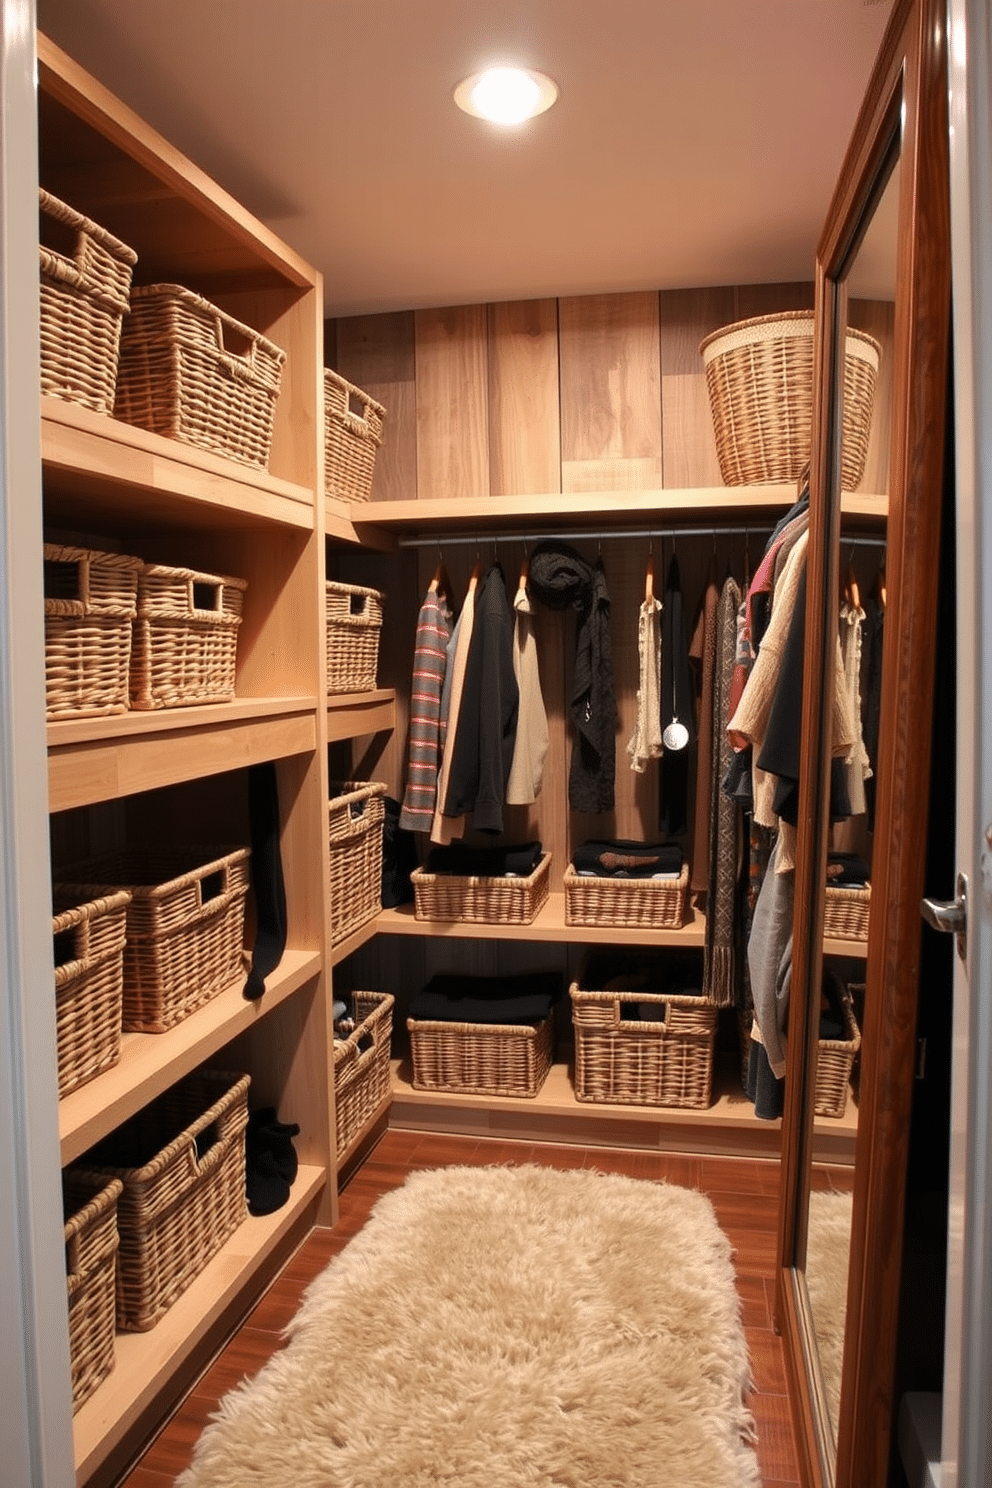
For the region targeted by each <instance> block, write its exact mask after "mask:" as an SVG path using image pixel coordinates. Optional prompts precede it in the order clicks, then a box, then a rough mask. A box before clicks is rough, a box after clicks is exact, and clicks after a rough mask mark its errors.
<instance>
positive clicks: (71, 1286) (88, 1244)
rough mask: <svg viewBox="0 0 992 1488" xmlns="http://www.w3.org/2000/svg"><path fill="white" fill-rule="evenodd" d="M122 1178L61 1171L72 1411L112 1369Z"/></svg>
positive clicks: (87, 1397)
mask: <svg viewBox="0 0 992 1488" xmlns="http://www.w3.org/2000/svg"><path fill="white" fill-rule="evenodd" d="M122 1189H123V1185H122V1183H121V1181H120V1179H119V1178H112V1179H110V1181H109V1182H108V1181H107V1180H106V1179H104V1178H97V1179H92V1178H86V1177H84V1176H83V1175H81V1174H78V1173H75V1172H73V1170H72V1169H71V1168H69V1169H66V1170H65V1171H64V1172H63V1174H62V1202H63V1210H64V1212H65V1215H66V1220H65V1231H64V1233H65V1268H66V1289H67V1291H68V1296H69V1359H70V1366H71V1371H72V1409H73V1411H74V1412H75V1411H77V1410H78V1409H79V1407H80V1406H81V1405H82V1404H83V1402H84V1401H85V1400H88V1399H89V1398H90V1396H91V1395H92V1394H93V1391H94V1390H95V1389H96V1387H97V1385H99V1384H100V1383H101V1381H103V1380H105V1379H106V1378H107V1375H108V1374H109V1373H110V1372H111V1370H112V1369H113V1367H114V1336H115V1333H116V1327H115V1321H116V1310H117V1308H116V1292H117V1248H118V1243H119V1241H118V1235H117V1201H118V1199H119V1198H120V1195H121V1192H122Z"/></svg>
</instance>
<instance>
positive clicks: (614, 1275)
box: [176, 1166, 761, 1488]
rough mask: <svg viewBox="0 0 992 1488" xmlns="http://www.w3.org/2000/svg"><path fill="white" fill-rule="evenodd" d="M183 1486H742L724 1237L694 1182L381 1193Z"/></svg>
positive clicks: (737, 1373) (743, 1378) (440, 1177)
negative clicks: (685, 1185)
mask: <svg viewBox="0 0 992 1488" xmlns="http://www.w3.org/2000/svg"><path fill="white" fill-rule="evenodd" d="M287 1333H288V1336H289V1342H288V1344H287V1345H286V1347H285V1348H284V1349H282V1350H281V1351H280V1352H279V1353H278V1354H276V1355H274V1356H273V1358H272V1359H270V1360H269V1362H268V1363H267V1364H266V1365H264V1367H263V1368H262V1369H261V1370H260V1371H259V1373H258V1374H257V1375H256V1377H255V1378H254V1379H253V1380H250V1381H244V1382H243V1383H242V1384H241V1385H240V1386H239V1387H237V1388H236V1389H235V1390H232V1391H231V1392H230V1393H229V1394H228V1395H227V1396H226V1397H225V1399H224V1400H223V1401H222V1402H221V1404H220V1406H219V1407H218V1412H217V1415H216V1416H215V1417H214V1419H213V1421H212V1423H211V1424H209V1425H208V1426H207V1427H206V1429H205V1431H204V1432H203V1435H202V1436H201V1438H200V1441H199V1443H198V1445H197V1448H196V1454H195V1457H194V1460H193V1463H192V1466H191V1467H190V1468H189V1469H187V1471H186V1472H185V1473H184V1474H183V1475H182V1476H181V1477H180V1478H179V1479H177V1485H176V1488H246V1485H253V1484H257V1485H263V1484H264V1485H265V1488H387V1485H388V1488H428V1485H431V1488H433V1485H437V1484H444V1485H449V1488H529V1485H535V1488H662V1485H665V1488H668V1485H671V1488H675V1485H678V1488H749V1485H759V1484H760V1482H761V1478H760V1473H759V1470H758V1463H757V1457H756V1454H755V1452H754V1450H753V1445H752V1443H753V1441H754V1434H755V1433H754V1421H753V1417H752V1416H751V1415H750V1413H749V1411H748V1410H747V1406H746V1394H747V1390H748V1389H749V1387H750V1370H749V1361H748V1354H747V1347H746V1343H745V1339H744V1333H743V1328H742V1325H741V1319H740V1304H739V1301H738V1296H737V1291H736V1287H735V1282H734V1270H733V1265H732V1261H731V1247H730V1244H729V1242H728V1240H727V1238H726V1236H725V1235H724V1234H723V1233H722V1231H721V1230H720V1228H719V1226H718V1225H717V1222H716V1218H715V1216H714V1213H713V1208H712V1205H711V1204H710V1201H709V1199H708V1198H706V1196H705V1195H703V1194H700V1193H697V1192H694V1191H691V1190H688V1189H682V1188H676V1187H673V1186H671V1185H668V1184H663V1183H651V1182H646V1181H643V1180H641V1179H633V1178H624V1177H616V1176H609V1175H605V1174H600V1173H595V1172H591V1171H585V1170H582V1171H556V1170H554V1169H551V1168H544V1167H538V1166H522V1167H488V1168H466V1167H453V1168H441V1169H432V1170H428V1171H424V1172H417V1173H413V1174H411V1175H410V1177H409V1178H408V1179H407V1181H406V1183H405V1184H404V1185H403V1187H402V1188H400V1189H397V1190H395V1191H393V1192H391V1193H389V1194H386V1195H384V1196H383V1198H381V1199H380V1200H379V1202H378V1203H377V1205H376V1207H375V1209H374V1210H373V1212H372V1216H371V1218H370V1219H369V1221H368V1223H367V1224H366V1226H365V1227H364V1229H363V1230H362V1231H361V1232H360V1233H359V1234H358V1235H357V1236H356V1237H355V1239H354V1240H352V1241H351V1242H350V1243H349V1244H348V1246H347V1247H346V1248H345V1249H344V1250H343V1251H342V1252H341V1253H340V1254H339V1255H338V1256H336V1257H335V1258H334V1259H333V1260H332V1261H331V1263H330V1264H329V1265H328V1267H327V1268H326V1270H325V1271H323V1272H322V1273H321V1275H320V1276H318V1277H317V1278H316V1279H315V1280H314V1281H313V1282H312V1283H311V1285H310V1287H309V1289H308V1290H307V1292H306V1294H305V1296H304V1298H303V1301H302V1304H301V1307H300V1310H299V1312H298V1314H297V1316H296V1318H295V1319H294V1321H293V1322H292V1324H291V1325H290V1327H289V1329H288V1330H287Z"/></svg>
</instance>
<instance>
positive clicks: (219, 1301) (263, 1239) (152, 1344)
mask: <svg viewBox="0 0 992 1488" xmlns="http://www.w3.org/2000/svg"><path fill="white" fill-rule="evenodd" d="M326 1181H327V1174H326V1172H325V1170H324V1169H323V1168H309V1167H301V1168H300V1170H299V1172H298V1173H297V1176H296V1181H295V1182H294V1184H293V1187H292V1191H291V1193H290V1201H289V1203H288V1204H287V1205H284V1206H283V1208H282V1209H279V1210H277V1211H276V1212H275V1213H274V1214H269V1215H265V1216H261V1217H259V1218H248V1219H246V1220H245V1222H244V1224H242V1225H240V1226H239V1227H238V1229H237V1230H236V1231H235V1232H234V1234H233V1235H232V1236H231V1238H230V1239H229V1240H228V1241H227V1242H226V1243H225V1244H224V1245H223V1246H222V1247H221V1249H220V1250H219V1251H218V1253H217V1254H216V1255H215V1256H214V1257H213V1258H212V1259H211V1260H210V1261H209V1262H208V1263H207V1265H206V1266H205V1267H204V1269H203V1271H201V1273H200V1275H199V1276H197V1277H196V1279H195V1280H194V1281H193V1282H191V1283H190V1285H189V1287H188V1288H187V1290H186V1291H185V1292H184V1293H183V1295H182V1296H181V1297H180V1298H179V1299H178V1300H177V1301H176V1302H175V1303H174V1304H173V1305H172V1307H170V1308H169V1311H168V1312H167V1313H166V1314H165V1316H164V1317H163V1318H161V1319H160V1321H159V1322H158V1323H157V1324H156V1325H155V1327H154V1328H152V1329H150V1330H149V1331H148V1332H147V1333H119V1334H118V1335H117V1338H116V1344H115V1353H116V1358H115V1366H114V1369H113V1371H112V1372H111V1373H110V1374H109V1375H108V1377H107V1379H105V1380H104V1381H103V1383H102V1384H101V1385H100V1386H99V1387H98V1388H97V1389H96V1390H95V1391H94V1393H93V1394H92V1395H91V1396H90V1398H89V1400H87V1401H86V1402H85V1403H84V1404H83V1405H82V1406H81V1407H80V1409H79V1410H78V1411H77V1413H76V1415H75V1417H74V1421H73V1437H74V1443H75V1459H76V1475H77V1481H79V1482H81V1483H84V1482H85V1481H86V1480H87V1478H89V1477H91V1476H92V1475H93V1473H94V1472H95V1471H96V1469H97V1468H98V1467H99V1466H100V1464H101V1463H102V1462H103V1461H104V1460H105V1459H106V1457H107V1456H108V1455H109V1454H110V1453H111V1451H112V1450H113V1448H114V1447H115V1446H116V1445H117V1443H118V1442H119V1441H120V1440H121V1439H122V1438H123V1437H124V1436H125V1434H126V1433H127V1431H128V1430H129V1429H130V1427H132V1426H133V1425H134V1423H135V1422H136V1421H137V1420H138V1419H139V1417H140V1416H141V1415H142V1413H143V1412H144V1411H146V1410H147V1409H149V1407H150V1406H152V1405H153V1404H154V1401H155V1397H156V1395H157V1394H158V1393H159V1392H160V1391H161V1390H162V1389H163V1388H164V1387H165V1385H166V1384H167V1383H168V1382H169V1380H170V1379H172V1378H173V1377H174V1376H175V1375H176V1373H177V1371H178V1370H179V1369H181V1367H182V1365H183V1363H184V1361H185V1360H186V1359H188V1358H189V1357H190V1356H191V1355H192V1354H193V1352H194V1349H195V1347H196V1345H197V1344H198V1343H199V1342H200V1340H201V1339H202V1338H203V1337H204V1336H205V1335H206V1334H207V1332H208V1331H209V1329H210V1328H211V1326H212V1325H213V1323H214V1321H215V1320H216V1319H217V1318H219V1317H220V1316H221V1315H222V1314H223V1312H224V1310H225V1309H226V1308H227V1307H229V1306H230V1305H231V1303H232V1302H233V1301H234V1300H235V1299H236V1298H237V1296H238V1295H239V1293H240V1292H242V1291H243V1290H244V1289H245V1287H246V1286H247V1285H248V1284H249V1283H250V1281H251V1279H252V1277H253V1276H254V1275H255V1274H256V1273H257V1272H258V1271H259V1270H260V1269H261V1268H262V1266H263V1265H264V1264H265V1262H266V1260H267V1259H268V1257H269V1256H270V1254H271V1253H272V1252H273V1251H274V1250H275V1249H276V1248H277V1247H278V1246H279V1244H280V1242H281V1240H282V1239H283V1237H284V1236H285V1235H287V1234H288V1233H289V1232H290V1231H291V1230H292V1228H293V1225H294V1224H295V1223H296V1221H297V1220H298V1219H299V1217H300V1215H301V1214H302V1213H303V1212H304V1211H305V1210H306V1209H307V1207H308V1206H311V1205H313V1204H314V1203H315V1201H316V1199H317V1198H318V1197H319V1195H320V1193H321V1191H322V1190H323V1188H324V1185H325V1183H326Z"/></svg>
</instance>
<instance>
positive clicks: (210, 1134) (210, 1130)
mask: <svg viewBox="0 0 992 1488" xmlns="http://www.w3.org/2000/svg"><path fill="white" fill-rule="evenodd" d="M219 1141H220V1127H219V1125H218V1123H217V1122H216V1121H211V1123H210V1125H209V1126H205V1127H204V1128H203V1130H202V1131H199V1132H197V1134H196V1136H195V1137H194V1138H193V1148H194V1150H195V1152H196V1160H197V1162H198V1163H201V1162H202V1161H203V1159H204V1158H205V1157H206V1155H207V1153H208V1152H209V1151H210V1149H211V1148H212V1147H216V1146H217V1143H218V1142H219Z"/></svg>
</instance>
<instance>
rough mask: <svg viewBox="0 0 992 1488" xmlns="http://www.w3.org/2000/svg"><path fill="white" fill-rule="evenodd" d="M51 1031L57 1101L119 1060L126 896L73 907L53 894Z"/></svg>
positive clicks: (126, 894) (77, 904)
mask: <svg viewBox="0 0 992 1488" xmlns="http://www.w3.org/2000/svg"><path fill="white" fill-rule="evenodd" d="M54 898H55V909H56V911H57V912H56V914H55V915H54V917H53V919H52V937H53V940H54V946H55V1027H56V1036H57V1043H58V1061H59V1097H60V1098H61V1097H62V1096H64V1095H68V1094H69V1092H70V1091H71V1090H76V1089H77V1088H78V1087H79V1086H80V1085H85V1084H86V1083H87V1081H88V1080H92V1079H94V1077H95V1076H96V1075H99V1074H100V1073H101V1072H102V1071H103V1070H105V1069H110V1067H111V1066H112V1065H115V1064H116V1063H117V1061H118V1060H119V1059H120V1057H121V1019H122V1015H123V997H124V935H125V925H126V920H127V907H128V905H129V904H130V902H131V895H130V894H129V893H127V892H126V891H123V890H122V891H121V892H120V893H117V894H110V895H108V896H107V897H106V898H102V899H92V900H90V901H89V902H88V903H85V904H79V903H73V902H72V900H71V897H70V898H69V899H66V898H64V896H63V894H62V892H61V890H59V889H58V888H56V891H55V894H54Z"/></svg>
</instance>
